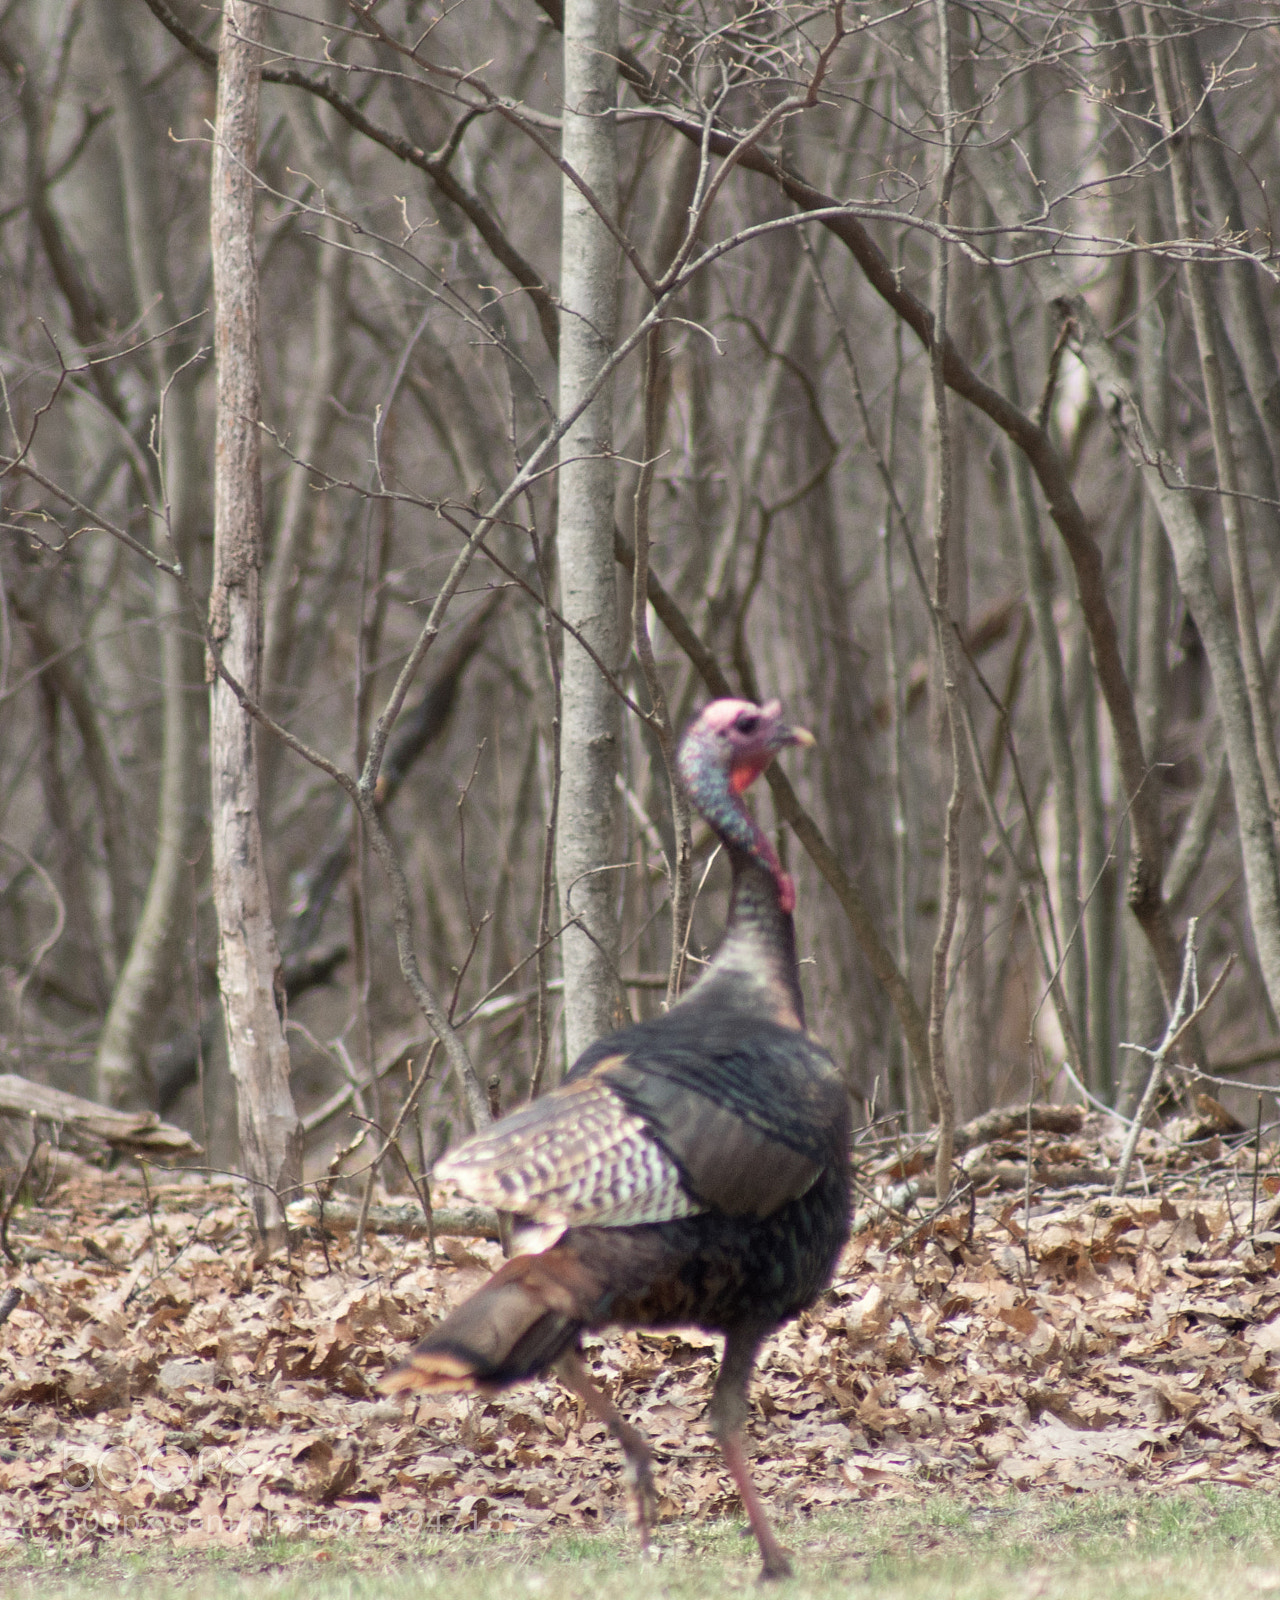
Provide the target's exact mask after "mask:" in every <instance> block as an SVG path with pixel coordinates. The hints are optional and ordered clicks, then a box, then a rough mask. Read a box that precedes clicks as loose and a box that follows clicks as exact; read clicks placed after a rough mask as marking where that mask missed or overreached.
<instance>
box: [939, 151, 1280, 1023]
mask: <svg viewBox="0 0 1280 1600" xmlns="http://www.w3.org/2000/svg"><path fill="white" fill-rule="evenodd" d="M1013 159H1014V158H1012V157H1010V158H1006V156H1005V153H1004V152H1003V151H996V150H994V149H992V148H991V147H990V146H983V147H982V148H976V147H975V148H974V149H973V150H972V151H971V152H970V156H969V165H970V167H971V168H972V169H973V171H974V172H975V173H976V175H977V176H978V178H979V180H980V181H981V183H982V185H983V187H984V189H985V190H986V193H987V198H988V201H989V202H990V204H991V207H992V209H993V210H994V211H995V213H996V215H997V217H998V218H999V220H1000V221H1001V222H1002V223H1003V224H1004V225H1005V226H1007V227H1016V226H1017V225H1018V221H1019V219H1020V218H1021V217H1023V216H1026V215H1028V214H1031V213H1032V212H1033V211H1034V209H1035V207H1034V205H1024V203H1023V200H1024V195H1023V189H1022V182H1021V178H1020V175H1018V174H1016V172H1015V170H1014V168H1013V165H1012V160H1013ZM1027 270H1028V273H1029V275H1030V278H1031V281H1032V283H1033V284H1034V285H1035V288H1036V291H1037V293H1038V294H1039V295H1040V296H1041V297H1042V299H1044V300H1045V302H1046V303H1048V304H1053V305H1055V306H1057V307H1058V308H1059V309H1060V310H1061V312H1062V314H1063V315H1069V316H1071V317H1072V318H1073V319H1074V322H1075V326H1076V329H1077V340H1078V342H1076V343H1075V344H1074V348H1075V349H1076V350H1077V352H1078V354H1079V357H1080V360H1081V362H1082V363H1083V364H1084V367H1085V369H1086V370H1087V372H1088V373H1089V376H1090V378H1091V379H1092V381H1093V383H1094V385H1095V387H1096V389H1097V391H1098V395H1099V399H1100V400H1101V403H1102V408H1103V411H1104V413H1105V414H1106V416H1107V417H1108V418H1109V419H1110V421H1111V423H1112V425H1113V427H1115V428H1116V430H1117V432H1118V434H1119V437H1120V439H1121V442H1122V443H1123V445H1124V447H1125V449H1126V451H1127V452H1128V454H1129V457H1130V459H1131V460H1132V461H1133V463H1134V466H1135V468H1136V470H1137V471H1138V472H1139V473H1140V474H1141V477H1142V481H1143V485H1144V487H1145V490H1146V492H1147V493H1148V494H1149V495H1150V496H1151V498H1152V501H1153V503H1154V504H1155V506H1156V508H1157V510H1158V511H1159V513H1160V519H1161V521H1162V523H1163V524H1164V529H1165V533H1166V534H1167V536H1168V539H1169V544H1170V546H1171V547H1172V550H1173V560H1174V568H1175V570H1176V572H1177V574H1178V586H1179V588H1180V589H1181V591H1182V594H1183V598H1184V599H1185V600H1186V602H1187V605H1188V607H1189V608H1190V611H1191V614H1192V616H1193V617H1194V618H1195V621H1196V626H1197V627H1198V628H1199V630H1200V637H1201V639H1202V640H1203V641H1204V647H1205V654H1206V655H1207V657H1208V661H1209V671H1210V673H1211V675H1212V678H1213V686H1214V691H1215V693H1216V694H1217V696H1218V704H1219V707H1220V709H1221V713H1222V731H1223V736H1224V739H1225V741H1226V747H1227V760H1228V763H1229V765H1230V768H1231V780H1232V785H1233V788H1234V790H1235V799H1236V810H1237V814H1238V815H1239V818H1240V846H1241V855H1242V856H1243V859H1244V877H1245V887H1246V891H1247V895H1248V902H1249V915H1250V921H1251V924H1252V927H1253V935H1254V939H1255V941H1256V944H1257V950H1258V963H1259V966H1260V967H1261V970H1262V976H1263V981H1264V983H1265V984H1266V988H1267V993H1268V995H1269V996H1270V999H1271V1003H1272V1006H1273V1007H1274V1008H1277V1009H1280V872H1278V871H1277V863H1276V843H1275V835H1274V832H1273V828H1272V819H1271V812H1270V809H1269V807H1268V805H1267V796H1266V789H1265V786H1264V783H1263V777H1262V767H1261V764H1260V763H1259V760H1258V750H1257V745H1256V743H1255V741H1254V732H1253V719H1252V717H1251V715H1250V710H1249V694H1248V689H1247V686H1246V683H1245V673H1244V667H1243V664H1242V662H1241V660H1240V652H1239V649H1238V647H1237V644H1236V640H1235V637H1234V631H1233V629H1232V626H1231V622H1230V619H1229V618H1228V616H1227V614H1226V612H1225V610H1224V608H1223V606H1222V603H1221V601H1220V600H1219V599H1218V594H1217V590H1216V589H1215V587H1214V582H1213V566H1212V561H1211V559H1210V555H1209V544H1208V538H1207V536H1206V532H1205V529H1204V526H1203V524H1202V523H1201V521H1200V519H1199V517H1198V516H1197V514H1196V509H1195V506H1194V504H1193V503H1192V500H1191V498H1190V496H1189V495H1188V494H1187V493H1186V491H1185V490H1184V489H1183V488H1182V486H1181V484H1180V483H1179V481H1178V469H1177V467H1176V465H1174V463H1173V462H1172V460H1171V458H1170V456H1169V454H1168V452H1167V451H1166V450H1165V449H1164V448H1163V441H1162V440H1161V439H1160V438H1158V437H1157V436H1156V435H1155V434H1154V433H1153V432H1152V430H1151V427H1150V425H1149V422H1148V419H1147V417H1146V415H1145V414H1144V412H1143V409H1142V407H1141V405H1140V403H1139V401H1138V398H1137V395H1136V394H1135V392H1134V388H1133V385H1132V384H1130V383H1129V381H1128V380H1127V378H1126V376H1125V374H1124V371H1123V369H1122V367H1121V365H1120V362H1119V359H1118V358H1117V356H1116V353H1115V351H1114V349H1113V348H1112V346H1111V344H1110V342H1109V341H1108V340H1107V338H1106V336H1105V335H1104V333H1103V332H1102V328H1101V326H1100V324H1099V322H1098V319H1097V317H1096V316H1095V315H1094V312H1093V309H1092V307H1091V306H1090V305H1089V303H1088V301H1087V300H1086V299H1085V297H1084V295H1083V294H1082V293H1081V292H1080V291H1079V289H1077V287H1076V286H1075V285H1074V284H1073V283H1072V282H1071V281H1070V280H1069V279H1068V278H1067V276H1066V274H1065V273H1064V272H1063V270H1062V268H1061V267H1060V266H1059V264H1058V263H1057V262H1056V261H1053V260H1051V259H1050V258H1049V257H1047V256H1041V257H1040V258H1039V259H1038V260H1036V261H1033V262H1031V263H1029V265H1028V269H1027ZM1105 687H1106V685H1105V683H1104V689H1105ZM1113 727H1114V720H1113ZM1119 731H1120V730H1119V729H1116V732H1117V734H1118V733H1119ZM1117 745H1118V753H1119V754H1120V756H1121V758H1122V761H1125V762H1131V761H1132V760H1133V758H1134V756H1136V752H1126V751H1125V749H1124V747H1123V746H1121V745H1120V744H1119V739H1118V738H1117ZM1124 777H1125V788H1126V790H1127V792H1128V794H1129V796H1130V809H1131V819H1132V824H1133V829H1134V835H1135V843H1136V842H1137V831H1138V825H1139V808H1140V807H1142V806H1150V805H1153V803H1154V802H1153V801H1152V800H1150V799H1146V798H1144V796H1143V794H1142V793H1141V789H1142V783H1135V782H1134V781H1133V777H1134V775H1133V774H1132V773H1130V772H1128V771H1126V772H1125V774H1124ZM1142 782H1145V776H1144V778H1143V780H1142ZM1135 790H1136V791H1137V793H1136V794H1135ZM1159 859H1160V851H1159V849H1158V848H1157V841H1156V839H1155V838H1154V837H1152V838H1151V839H1150V840H1149V841H1148V843H1147V844H1146V846H1145V847H1144V849H1143V851H1142V859H1141V863H1140V864H1141V868H1142V872H1143V881H1142V882H1141V883H1138V884H1134V883H1133V881H1132V878H1133V874H1132V873H1131V874H1130V877H1131V882H1130V888H1129V900H1130V905H1131V906H1132V907H1133V908H1134V910H1135V912H1139V911H1141V909H1142V908H1143V907H1144V906H1145V907H1146V909H1147V912H1148V922H1149V920H1150V911H1151V909H1152V908H1156V909H1159V910H1161V911H1163V904H1162V900H1161V896H1160V892H1159V885H1158V880H1157V879H1154V876H1153V870H1152V869H1153V865H1155V864H1158V863H1159ZM1135 891H1136V896H1135ZM1148 922H1144V927H1147V926H1148ZM1168 955H1169V951H1168V948H1167V946H1164V945H1162V947H1161V951H1160V958H1161V971H1160V976H1161V982H1162V986H1163V987H1164V989H1165V991H1166V994H1165V1000H1166V1004H1170V1005H1171V1004H1172V998H1173V997H1172V995H1171V994H1170V993H1169V992H1168V991H1169V988H1170V985H1169V971H1168V966H1167V958H1168Z"/></svg>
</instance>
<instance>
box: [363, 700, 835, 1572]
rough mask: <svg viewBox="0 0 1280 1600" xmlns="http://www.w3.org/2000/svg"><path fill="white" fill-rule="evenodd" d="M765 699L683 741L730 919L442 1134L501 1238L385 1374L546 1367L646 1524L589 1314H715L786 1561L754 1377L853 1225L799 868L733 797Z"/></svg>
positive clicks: (756, 764) (729, 1455) (647, 1323)
mask: <svg viewBox="0 0 1280 1600" xmlns="http://www.w3.org/2000/svg"><path fill="white" fill-rule="evenodd" d="M812 742H813V739H812V735H810V734H808V733H806V732H805V731H804V730H803V729H801V728H792V727H789V726H788V725H787V724H786V723H785V722H784V721H783V719H782V710H781V706H780V705H779V703H778V702H777V701H776V700H773V701H770V702H769V703H768V704H767V705H764V706H757V705H753V704H751V702H749V701H745V700H716V701H713V702H712V704H711V705H709V706H707V707H706V709H705V710H704V711H703V712H702V713H701V715H700V716H699V717H698V718H697V719H696V720H695V721H694V722H693V724H692V725H691V726H690V728H689V729H688V731H687V732H686V734H685V736H684V738H683V740H682V741H681V744H680V749H679V754H678V757H677V761H678V768H679V773H680V777H681V780H682V781H683V783H684V785H685V787H686V789H687V790H688V793H689V797H690V799H691V800H692V802H693V804H694V805H695V806H696V807H697V809H698V810H699V811H700V812H701V813H702V815H703V816H704V817H705V818H706V820H707V822H708V823H709V824H710V825H711V827H712V828H713V829H714V830H715V831H716V833H717V834H719V836H720V838H721V840H722V841H723V843H724V846H725V849H726V851H727V852H728V855H729V859H730V862H731V864H732V868H733V895H732V900H731V902H730V907H729V921H728V927H727V929H726V931H725V936H724V940H723V942H722V943H721V945H720V947H719V949H718V951H717V952H716V955H715V957H714V959H713V960H712V962H711V963H710V965H709V966H708V967H707V969H706V971H705V972H704V974H703V976H702V977H701V978H700V979H699V981H698V982H697V983H696V984H695V985H694V986H693V987H692V988H691V989H690V990H689V991H688V993H687V994H685V995H684V996H683V997H682V998H681V1000H680V1001H679V1002H678V1003H677V1004H676V1005H674V1006H672V1008H671V1009H670V1011H668V1012H667V1013H666V1015H664V1016H662V1017H659V1018H657V1019H655V1020H654V1021H651V1022H641V1023H637V1024H636V1025H635V1026H634V1027H630V1028H624V1029H622V1030H621V1031H620V1032H618V1033H614V1034H611V1035H610V1036H609V1037H608V1038H605V1039H601V1040H599V1041H598V1042H597V1043H596V1044H594V1045H592V1046H591V1048H590V1049H589V1050H587V1051H585V1052H584V1053H583V1054H582V1055H581V1056H580V1057H579V1058H578V1060H577V1061H576V1062H575V1063H574V1065H573V1067H572V1069H571V1070H570V1072H569V1074H568V1076H567V1077H566V1078H565V1080H564V1082H563V1083H562V1084H561V1085H560V1087H559V1088H557V1089H555V1090H553V1091H552V1092H551V1093H550V1094H547V1095H544V1096H543V1097H542V1098H541V1099H539V1100H536V1101H534V1102H533V1103H532V1104H531V1105H528V1106H525V1107H523V1108H522V1109H521V1110H519V1111H516V1112H514V1113H512V1114H511V1115H510V1116H507V1117H504V1118H503V1119H502V1120H501V1121H500V1122H497V1123H495V1124H494V1125H493V1126H492V1127H490V1128H487V1129H485V1130H484V1132H482V1133H479V1134H477V1135H475V1136H474V1137H473V1138H470V1139H468V1140H466V1141H465V1143H463V1144H461V1145H459V1146H458V1147H457V1148H456V1149H455V1150H453V1151H451V1152H450V1153H449V1154H448V1156H446V1158H445V1159H444V1160H443V1161H441V1162H440V1163H439V1165H438V1166H437V1168H436V1175H437V1176H438V1177H440V1178H444V1179H447V1180H448V1181H450V1182H452V1183H454V1184H456V1185H457V1187H458V1188H459V1189H460V1190H461V1191H462V1192H463V1193H464V1194H465V1195H468V1196H469V1197H470V1198H471V1199H473V1200H475V1201H479V1202H481V1203H487V1204H490V1205H493V1206H495V1207H497V1208H498V1209H499V1210H502V1211H507V1212H511V1213H512V1214H513V1215H514V1216H515V1218H516V1223H517V1234H516V1240H517V1245H518V1246H519V1245H520V1244H521V1243H522V1240H521V1233H520V1229H521V1227H522V1226H523V1227H524V1228H525V1229H526V1230H527V1232H526V1238H527V1237H529V1235H530V1233H533V1234H534V1235H535V1236H536V1239H537V1245H536V1248H535V1250H534V1251H533V1252H532V1253H525V1254H521V1255H517V1256H514V1257H513V1258H512V1259H511V1260H510V1261H508V1262H506V1264H505V1265H504V1266H502V1267H501V1268H500V1269H499V1270H498V1271H497V1272H496V1273H495V1274H494V1275H493V1277H492V1278H490V1280H489V1281H488V1283H486V1284H485V1285H484V1286H483V1287H482V1288H480V1289H479V1290H477V1292H476V1293H475V1294H473V1295H472V1296H471V1297H470V1298H469V1299H468V1300H466V1301H464V1302H463V1303H462V1304H461V1305H460V1306H458V1307H457V1308H456V1309H455V1310H454V1311H452V1312H450V1314H449V1315H448V1316H447V1317H446V1318H445V1319H444V1320H443V1321H442V1322H441V1323H439V1324H438V1325H437V1326H436V1327H435V1328H433V1329H432V1331H431V1332H430V1333H429V1334H428V1335H427V1337H426V1338H425V1339H423V1340H422V1342H421V1343H420V1344H418V1345H417V1346H416V1347H415V1348H414V1350H413V1352H412V1353H411V1355H410V1356H409V1357H408V1359H407V1360H406V1361H405V1362H404V1363H403V1364H402V1365H401V1366H399V1367H397V1368H395V1369H394V1370H393V1371H392V1372H391V1373H389V1374H388V1375H387V1377H386V1378H385V1379H384V1380H383V1388H384V1389H386V1390H387V1391H389V1392H396V1391H399V1390H409V1389H436V1390H441V1389H453V1390H471V1391H477V1392H481V1393H483V1392H485V1391H492V1390H496V1389H500V1388H503V1387H505V1386H506V1385H508V1384H513V1383H517V1382H519V1381H520V1380H521V1379H523V1378H531V1377H534V1376H537V1375H538V1374H541V1373H545V1372H547V1371H548V1370H552V1369H553V1370H554V1371H555V1372H556V1373H557V1375H558V1376H559V1377H560V1379H561V1380H562V1381H563V1382H564V1383H565V1384H566V1385H567V1386H568V1388H569V1389H570V1390H572V1391H573V1392H574V1393H575V1394H577V1395H578V1396H579V1397H580V1398H581V1399H582V1401H583V1402H584V1403H585V1405H586V1406H587V1407H588V1408H589V1410H590V1411H591V1412H592V1414H593V1415H594V1416H596V1417H597V1418H598V1419H599V1420H600V1421H602V1422H604V1423H606V1424H607V1425H608V1427H609V1429H610V1431H611V1432H612V1433H613V1435H614V1437H615V1438H616V1439H617V1440H618V1442H619V1444H620V1445H621V1446H622V1450H623V1453H624V1455H625V1457H626V1462H627V1482H628V1489H629V1494H630V1499H631V1505H632V1510H633V1514H634V1516H635V1519H636V1522H637V1524H638V1526H639V1529H640V1536H641V1540H642V1542H643V1543H646V1544H647V1542H648V1533H649V1526H650V1523H651V1520H652V1515H653V1509H654V1505H655V1495H654V1489H653V1477H652V1470H651V1457H650V1452H649V1449H648V1447H647V1445H646V1444H645V1442H644V1440H643V1439H642V1438H641V1436H640V1435H639V1434H638V1433H637V1432H636V1431H635V1429H633V1428H632V1427H631V1426H630V1425H629V1424H628V1423H627V1422H625V1421H624V1420H623V1418H622V1417H621V1416H620V1415H619V1413H618V1411H617V1410H616V1408H615V1407H614V1405H613V1403H612V1402H611V1401H610V1400H609V1398H608V1397H607V1396H606V1395H605V1393H604V1392H603V1391H602V1390H601V1389H600V1388H599V1387H598V1386H597V1385H596V1384H595V1383H594V1381H593V1380H592V1379H591V1377H590V1376H589V1375H588V1373H587V1370H586V1368H585V1366H584V1365H583V1363H582V1360H581V1357H580V1356H579V1354H578V1338H579V1335H580V1334H581V1333H582V1332H583V1330H584V1329H596V1328H601V1327H604V1326H606V1325H609V1324H620V1325H623V1326H630V1327H645V1328H667V1327H677V1326H682V1325H683V1326H688V1325H690V1324H692V1325H694V1326H696V1327H699V1328H703V1329H706V1330H708V1331H710V1332H715V1333H722V1334H723V1335H724V1341H725V1343H724V1355H723V1358H722V1360H721V1364H720V1372H719V1375H718V1377H717V1380H716V1385H715V1390H714V1393H713V1396H712V1400H711V1406H710V1412H709V1418H710V1424H711V1431H712V1433H713V1434H714V1436H715V1438H716V1440H717V1441H718V1443H719V1445H720V1449H721V1451H722V1453H723V1455H724V1460H725V1464H726V1465H727V1466H728V1468H729V1471H730V1473H731V1474H732V1476H733V1479H734V1482H735V1484H736V1485H737V1488H738V1492H739V1494H740V1495H741V1497H742V1503H743V1506H744V1508H745V1510H746V1513H747V1516H748V1518H749V1519H750V1522H751V1527H752V1530H753V1531H754V1533H755V1536H756V1539H757V1541H758V1543H759V1546H760V1554H761V1557H762V1560H763V1575H764V1576H765V1577H771V1578H772V1577H784V1576H786V1575H787V1574H788V1573H789V1572H790V1567H789V1564H788V1562H787V1557H786V1554H785V1552H784V1551H783V1549H782V1546H781V1545H780V1544H779V1542H778V1539H777V1537H776V1535H775V1534H774V1532H773V1529H772V1528H771V1526H770V1524H769V1520H768V1518H767V1516H766V1515H765V1512H764V1508H763V1506H762V1505H761V1503H760V1500H759V1498H758V1496H757V1494H756V1491H755V1488H754V1486H753V1484H752V1481H751V1474H750V1469H749V1467H748V1464H747V1457H746V1453H745V1449H744V1446H743V1438H742V1429H743V1424H744V1422H745V1420H746V1416H747V1409H748V1404H747V1385H748V1382H749V1380H750V1377H751V1372H752V1368H753V1366H754V1364H755V1359H756V1354H757V1352H758V1350H759V1348H760V1345H761V1343H762V1341H763V1340H764V1339H765V1338H766V1337H767V1336H768V1335H769V1334H770V1333H771V1332H772V1331H773V1330H774V1329H775V1328H776V1327H777V1326H778V1325H779V1324H780V1323H782V1322H785V1321H786V1320H787V1319H788V1318H791V1317H794V1316H796V1315H797V1314H798V1313H799V1312H800V1311H802V1310H804V1308H805V1307H806V1306H809V1305H811V1304H812V1303H813V1301H814V1299H815V1298H816V1297H817V1295H818V1294H819V1293H820V1292H821V1291H822V1289H823V1288H825V1286H826V1284H827V1283H828V1281H829V1280H830V1276H831V1272H832V1269H833V1267H834V1265H835V1262H836V1258H837V1256H838V1255H839V1253H840V1249H841V1247H842V1246H843V1244H844V1242H845V1240H846V1238H847V1237H848V1232H849V1101H848V1096H847V1094H846V1091H845V1087H844V1084H843V1081H842V1079H841V1076H840V1073H839V1072H838V1070H837V1069H836V1066H835V1063H834V1062H833V1061H832V1059H831V1057H830V1056H829V1055H828V1053H827V1052H826V1051H825V1050H824V1049H823V1048H822V1046H821V1045H819V1044H817V1043H815V1041H814V1040H813V1039H811V1038H810V1037H809V1035H808V1034H807V1033H806V1031H805V1027H804V1003H803V1000H802V998H801V994H800V979H799V971H798V969H797V965H796V953H795V930H794V926H793V924H792V919H791V913H792V909H793V907H794V904H795V890H794V888H793V885H792V883H791V880H790V878H789V877H788V876H787V875H786V873H785V872H783V870H782V868H781V865H780V864H779V861H778V857H777V854H776V852H775V851H774V849H773V846H772V845H771V844H770V842H769V840H768V838H767V837H766V836H765V834H764V833H763V832H762V830H761V829H760V828H759V826H758V825H757V824H756V822H755V821H754V820H753V818H752V817H751V815H750V813H749V812H748V811H747V809H746V807H745V805H744V804H743V801H742V795H743V793H744V791H745V790H746V789H747V787H748V786H749V785H750V784H751V783H752V782H753V781H754V779H756V778H757V777H758V776H759V775H760V774H761V773H762V772H763V771H764V769H765V768H766V767H767V766H768V764H769V762H770V761H771V760H772V759H773V757H774V756H775V755H776V754H777V752H778V751H779V750H781V749H784V748H785V747H786V746H788V745H807V744H811V743H812Z"/></svg>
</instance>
